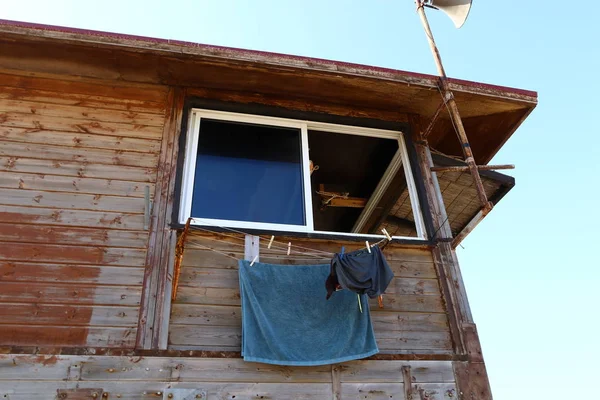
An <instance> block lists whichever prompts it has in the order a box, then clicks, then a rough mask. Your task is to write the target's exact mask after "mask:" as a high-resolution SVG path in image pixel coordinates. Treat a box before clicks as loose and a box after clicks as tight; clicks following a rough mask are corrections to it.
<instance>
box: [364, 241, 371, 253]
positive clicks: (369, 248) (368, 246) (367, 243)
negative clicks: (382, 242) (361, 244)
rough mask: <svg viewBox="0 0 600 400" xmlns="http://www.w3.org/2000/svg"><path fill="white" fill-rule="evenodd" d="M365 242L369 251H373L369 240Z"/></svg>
mask: <svg viewBox="0 0 600 400" xmlns="http://www.w3.org/2000/svg"><path fill="white" fill-rule="evenodd" d="M365 244H366V245H367V250H368V251H369V253H370V252H371V246H370V245H369V241H368V240H367V241H365Z"/></svg>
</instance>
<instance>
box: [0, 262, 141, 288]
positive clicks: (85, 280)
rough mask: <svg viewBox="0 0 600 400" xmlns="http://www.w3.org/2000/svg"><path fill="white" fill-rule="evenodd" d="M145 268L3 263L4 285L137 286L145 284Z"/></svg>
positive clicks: (0, 270) (0, 275)
mask: <svg viewBox="0 0 600 400" xmlns="http://www.w3.org/2000/svg"><path fill="white" fill-rule="evenodd" d="M143 276H144V269H143V268H140V267H137V268H134V267H129V266H126V267H124V266H107V265H83V264H47V263H32V262H27V261H6V260H1V261H0V280H2V281H4V282H56V283H59V282H62V283H82V284H98V285H111V284H115V283H118V284H120V285H126V286H135V285H141V284H142V278H143Z"/></svg>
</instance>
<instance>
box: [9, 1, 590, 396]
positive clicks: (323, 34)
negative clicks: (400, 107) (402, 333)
mask: <svg viewBox="0 0 600 400" xmlns="http://www.w3.org/2000/svg"><path fill="white" fill-rule="evenodd" d="M576 4H579V5H578V6H576ZM599 15H600V3H599V2H590V3H589V4H586V3H572V2H559V1H554V2H551V1H545V2H543V3H542V2H535V1H523V0H504V1H487V2H484V1H478V0H475V3H474V5H473V8H472V11H471V14H470V16H469V19H468V21H467V23H466V24H465V26H464V27H463V28H462V29H460V30H456V29H455V28H454V26H453V24H452V23H451V21H450V20H449V19H448V18H447V17H446V16H445V15H443V14H442V13H441V12H435V11H428V16H429V19H430V23H431V26H432V30H433V33H434V35H435V38H436V41H437V42H438V47H439V49H440V52H441V55H442V58H443V61H444V66H445V68H446V72H447V74H448V75H449V76H451V77H455V78H461V79H467V80H472V81H479V82H486V83H492V84H496V85H503V86H510V87H516V88H522V89H528V90H534V91H537V92H538V94H539V105H538V107H537V108H536V110H534V112H533V113H532V114H531V116H530V117H529V118H528V119H527V120H526V121H525V123H524V124H523V125H522V126H521V127H520V128H519V129H518V130H517V132H516V133H515V134H514V136H513V137H512V138H511V139H510V140H509V141H508V142H507V144H506V145H505V146H504V147H503V148H502V150H501V151H500V152H499V153H498V155H497V156H496V157H495V159H494V160H493V161H492V162H493V163H498V164H516V166H517V168H516V169H515V170H514V171H511V172H510V173H511V175H513V176H514V177H515V178H516V182H517V185H516V187H515V188H514V189H513V190H512V191H511V192H510V193H509V194H508V195H507V196H506V197H505V198H504V199H503V200H502V201H501V202H500V204H499V205H498V206H497V207H496V208H495V209H494V210H493V211H492V212H491V214H490V215H489V216H488V217H487V218H486V219H485V220H484V222H483V223H482V224H481V225H480V226H479V227H477V228H476V230H475V231H474V232H473V233H472V234H471V235H470V236H469V237H468V238H467V239H466V240H465V241H464V242H463V246H464V249H463V248H461V249H459V251H458V257H459V260H460V263H461V269H462V272H463V277H464V280H465V284H466V287H467V293H468V296H469V301H470V304H471V308H472V310H473V314H474V318H475V322H476V323H477V326H478V329H479V334H480V340H481V342H482V346H483V353H484V356H485V360H486V365H487V369H488V374H489V377H490V381H491V385H492V391H493V393H494V398H495V399H496V400H498V399H510V400H520V399H527V400H531V399H545V400H552V399H559V398H560V399H562V398H564V396H566V395H567V393H574V392H580V393H581V394H582V395H583V393H585V392H586V391H588V390H590V389H592V390H595V389H594V388H595V385H594V384H593V383H595V382H596V381H597V379H598V375H599V374H600V367H599V366H598V362H597V360H598V359H599V358H600V344H599V343H598V342H599V340H598V338H599V337H600V322H599V320H600V310H599V307H600V272H599V271H600V257H599V256H598V253H596V251H595V250H594V248H595V247H596V245H595V244H594V241H595V240H596V239H599V238H600V236H599V235H598V231H599V227H600V212H598V209H597V208H596V205H597V204H596V203H597V200H598V197H599V194H600V191H599V190H598V188H597V186H596V185H597V184H598V176H599V173H600V167H599V166H598V163H599V162H600V160H599V159H600V128H599V127H598V123H597V122H594V120H593V117H594V115H596V114H595V113H597V112H600V111H599V110H598V107H599V106H600V101H599V100H598V92H599V91H600V78H599V77H598V71H600V45H599V44H598V41H599V39H600V28H599V27H598V26H599V23H598V17H599ZM0 18H2V19H12V20H20V21H28V22H38V23H45V24H53V25H64V26H71V27H77V28H87V29H96V30H103V31H113V32H119V33H128V34H137V35H144V36H152V37H160V38H168V39H178V40H186V41H191V42H200V43H206V44H213V45H222V46H231V47H240V48H247V49H256V50H265V51H273V52H280V53H287V54H295V55H302V56H310V57H317V58H325V59H333V60H340V61H347V62H354V63H360V64H367V65H375V66H381V67H389V68H395V69H401V70H406V71H415V72H422V73H430V74H435V73H436V69H435V64H434V62H433V59H432V56H431V54H430V52H429V47H428V45H427V41H426V38H425V35H424V33H423V30H422V27H421V25H420V21H419V18H418V16H417V15H416V13H415V7H414V3H413V1H412V0H396V1H391V0H368V1H367V0H362V1H358V0H346V1H338V0H326V1H323V0H320V1H317V0H305V1H301V2H291V1H281V0H279V1H274V0H271V1H267V0H252V1H242V0H238V1H233V0H219V1H201V0H197V1H192V0H187V1H183V0H169V1H155V0H146V1H138V0H126V1H123V0H121V1H114V0H103V1H85V0H78V1H67V0H64V1H60V0H54V1H47V0H44V1H27V0H19V1H13V0H0ZM459 107H460V104H459ZM467 134H468V132H467ZM588 395H589V396H591V397H586V398H598V397H597V396H598V394H597V393H595V394H592V393H589V392H588V393H587V394H586V395H585V396H588Z"/></svg>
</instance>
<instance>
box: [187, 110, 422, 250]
mask: <svg viewBox="0 0 600 400" xmlns="http://www.w3.org/2000/svg"><path fill="white" fill-rule="evenodd" d="M203 118H207V119H213V120H221V121H225V122H227V121H229V122H242V123H249V124H259V125H267V126H273V127H281V128H296V129H299V130H300V139H301V152H302V177H303V188H302V189H303V195H304V215H305V221H306V223H305V225H288V224H276V223H266V222H248V221H236V220H223V219H212V218H192V220H191V222H190V223H191V224H193V225H206V226H215V227H228V228H238V229H257V230H269V231H282V232H305V233H309V232H310V233H322V234H335V235H341V236H367V237H368V236H371V237H374V238H381V237H383V236H382V235H372V234H359V233H346V232H323V231H315V230H314V222H313V205H312V187H311V182H310V165H309V163H310V161H309V154H308V148H309V147H308V131H309V130H319V131H323V132H331V133H340V134H346V135H358V136H368V137H376V138H384V139H395V140H397V141H398V153H399V154H397V155H396V157H398V156H399V161H398V162H400V164H399V165H405V168H404V172H405V178H406V182H407V186H408V190H409V197H410V202H411V206H412V209H413V214H414V218H415V226H416V231H417V239H427V236H426V232H425V226H424V222H423V216H422V212H421V206H420V204H419V199H418V196H417V190H416V185H415V182H414V179H413V175H412V170H411V168H410V161H409V159H408V152H407V151H406V145H405V142H404V136H403V133H402V132H401V131H391V130H383V129H373V128H363V127H357V126H349V125H337V124H328V123H322V122H315V121H304V120H294V119H287V118H277V117H267V116H262V115H251V114H241V113H233V112H225V111H214V110H205V109H199V108H193V109H191V110H190V115H189V121H188V130H187V138H186V139H187V140H186V145H185V154H184V166H183V176H182V185H181V197H180V199H181V200H180V205H179V216H178V218H179V221H178V222H179V223H181V224H183V223H185V222H186V221H187V220H188V218H189V217H190V215H191V210H192V196H193V191H194V178H195V172H196V167H195V166H196V156H197V149H198V137H199V132H200V123H201V121H202V119H203ZM397 167H398V168H399V166H398V165H397ZM388 170H389V168H388ZM381 186H382V185H381V184H379V185H378V187H377V189H376V192H375V193H374V195H375V194H376V193H377V191H378V190H385V188H386V187H387V186H386V187H383V188H380V187H381ZM371 197H373V195H372V196H371ZM394 238H397V239H415V238H414V237H403V236H394Z"/></svg>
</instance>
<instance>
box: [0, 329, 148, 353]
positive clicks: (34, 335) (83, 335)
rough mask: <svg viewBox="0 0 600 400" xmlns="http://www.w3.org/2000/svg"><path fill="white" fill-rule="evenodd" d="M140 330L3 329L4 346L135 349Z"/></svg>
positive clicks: (1, 331) (0, 337) (0, 336)
mask: <svg viewBox="0 0 600 400" xmlns="http://www.w3.org/2000/svg"><path fill="white" fill-rule="evenodd" d="M135 333H136V328H135V327H134V328H113V327H106V326H103V327H90V326H85V327H82V326H64V323H63V324H60V325H57V326H48V325H39V326H36V325H4V324H3V325H0V341H2V343H14V342H18V343H20V344H21V345H23V346H46V347H48V346H99V347H123V348H133V345H134V344H135V340H134V339H135Z"/></svg>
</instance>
